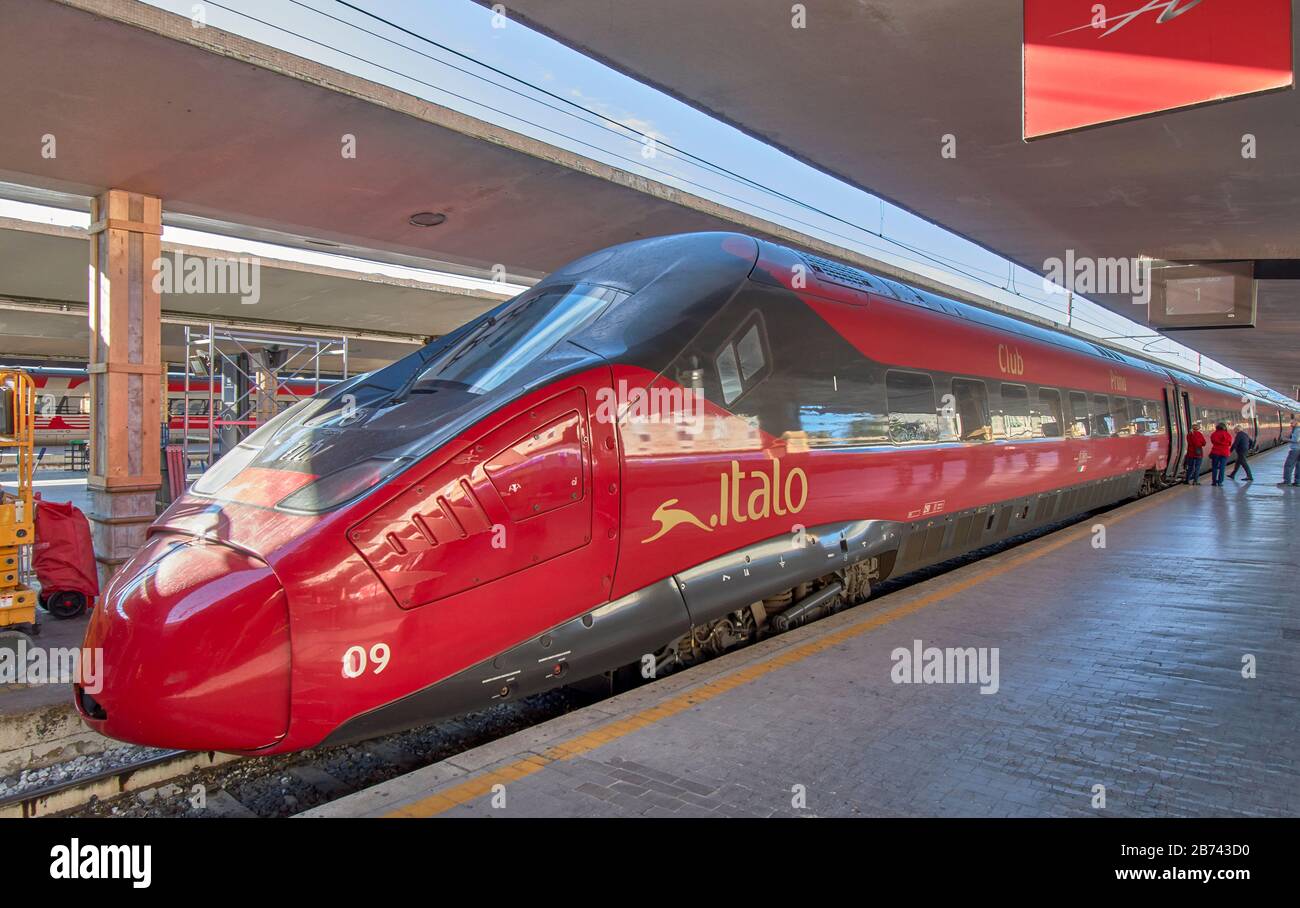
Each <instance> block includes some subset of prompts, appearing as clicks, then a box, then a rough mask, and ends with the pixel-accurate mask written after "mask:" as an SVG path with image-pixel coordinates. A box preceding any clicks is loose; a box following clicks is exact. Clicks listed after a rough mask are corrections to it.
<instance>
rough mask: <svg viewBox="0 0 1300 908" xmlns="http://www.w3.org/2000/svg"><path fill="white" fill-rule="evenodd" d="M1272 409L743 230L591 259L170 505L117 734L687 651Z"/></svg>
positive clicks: (258, 726) (420, 701) (143, 560)
mask: <svg viewBox="0 0 1300 908" xmlns="http://www.w3.org/2000/svg"><path fill="white" fill-rule="evenodd" d="M1288 416H1289V414H1288V413H1283V412H1282V411H1281V409H1280V408H1279V407H1278V406H1277V405H1276V404H1275V403H1274V402H1271V401H1267V400H1264V399H1262V398H1251V399H1243V398H1242V396H1241V395H1240V394H1239V393H1237V392H1235V391H1233V390H1230V389H1229V388H1226V387H1223V386H1220V385H1216V384H1213V383H1210V382H1207V381H1204V380H1201V379H1199V378H1196V377H1193V376H1191V375H1186V374H1182V373H1179V372H1175V371H1173V370H1170V369H1166V368H1163V367H1160V366H1157V365H1153V364H1151V363H1149V362H1145V361H1142V360H1139V359H1137V358H1134V357H1132V356H1130V355H1128V354H1125V353H1121V352H1119V351H1116V350H1112V349H1109V348H1107V347H1104V346H1101V345H1099V344H1094V343H1089V342H1087V341H1084V340H1081V339H1079V338H1077V337H1074V336H1070V335H1067V334H1063V333H1057V332H1053V331H1050V330H1047V329H1044V328H1041V327H1038V326H1035V325H1031V324H1027V323H1024V322H1021V321H1018V320H1016V319H1013V318H1010V317H1007V316H1004V315H999V314H995V313H992V312H989V311H985V310H982V309H980V308H977V307H974V306H969V305H965V304H963V303H958V302H954V301H952V300H948V299H944V298H941V297H938V296H935V295H933V294H929V293H926V292H923V291H919V290H916V289H913V288H911V287H908V286H905V285H903V284H899V283H896V282H893V281H890V280H886V279H884V278H880V277H877V276H875V275H872V274H868V273H865V272H863V271H859V270H857V269H854V268H850V267H847V266H844V265H841V264H838V263H835V262H831V261H826V260H823V259H819V258H815V257H812V256H809V255H804V254H801V253H798V252H795V251H792V250H790V249H786V248H782V247H780V246H776V245H773V244H771V243H768V242H763V241H758V240H754V239H751V238H748V237H745V236H739V235H732V234H693V235H687V236H677V237H668V238H661V239H653V240H645V241H641V242H636V243H631V244H627V245H623V246H619V247H615V248H612V249H608V250H605V251H602V252H598V253H595V254H593V255H591V256H589V257H587V258H585V259H582V260H580V261H578V262H576V263H574V264H571V265H569V266H568V267H565V268H563V269H561V270H559V271H557V272H556V273H555V274H553V275H551V276H550V277H548V278H547V279H546V280H544V281H542V282H541V283H540V284H538V285H536V286H535V287H533V288H531V289H529V290H528V291H527V292H525V293H524V294H522V295H521V296H519V297H517V298H515V299H514V300H511V301H509V302H507V303H505V304H503V305H501V306H500V307H499V308H497V309H495V310H494V311H492V312H491V313H489V314H487V315H485V316H483V317H481V318H479V319H476V320H475V321H473V322H470V323H469V324H467V325H465V326H464V327H462V328H460V329H459V330H457V331H456V332H455V333H453V334H451V335H448V336H446V337H444V338H441V339H439V340H438V341H436V342H435V343H432V344H430V345H429V346H428V347H426V348H424V349H422V350H420V351H418V352H416V353H414V354H412V355H410V356H408V357H406V358H405V359H403V360H401V361H399V362H397V363H395V364H393V365H392V366H389V367H387V368H385V369H383V370H380V371H378V372H374V373H371V374H368V375H364V376H360V377H357V378H354V379H351V380H349V381H347V382H343V383H340V384H338V385H336V386H334V387H332V388H330V389H328V390H326V391H324V392H322V393H320V394H318V395H317V396H315V397H313V398H311V399H309V400H306V401H303V402H301V403H299V404H297V405H296V406H294V407H293V408H291V409H290V410H288V411H287V412H285V413H283V414H281V415H280V416H279V417H277V418H276V419H274V420H273V421H271V422H269V423H267V424H266V425H265V426H262V427H261V428H260V429H258V430H257V431H256V432H255V433H254V434H253V435H251V436H250V437H249V438H248V440H247V441H245V442H244V443H243V444H241V445H240V446H239V447H238V448H237V449H236V450H234V451H233V452H232V453H230V454H229V455H227V456H226V457H225V458H223V459H222V460H221V461H219V462H218V463H217V464H216V465H215V466H214V467H213V468H212V469H211V470H209V471H208V472H207V473H206V474H205V475H204V476H203V477H202V479H201V480H199V481H198V482H197V483H195V485H194V487H193V488H192V489H191V490H190V491H189V493H188V494H186V495H185V496H184V497H182V498H181V499H180V500H178V501H177V502H176V503H175V504H173V505H172V506H171V507H170V508H169V509H168V510H167V511H166V513H164V514H163V515H162V516H161V517H159V518H158V520H157V522H156V523H155V524H154V525H153V527H152V528H151V529H150V532H149V540H148V543H147V544H146V545H145V546H144V548H142V549H141V550H140V552H139V553H138V554H137V555H136V556H135V558H133V559H132V560H131V561H130V563H128V564H127V565H126V566H125V567H124V568H123V569H122V570H121V571H120V572H119V573H118V574H117V576H116V577H115V578H114V579H113V581H112V583H111V584H110V585H109V587H108V589H107V591H106V593H105V594H104V596H103V597H102V603H101V605H99V606H98V607H97V608H96V609H95V611H94V615H93V619H92V621H91V624H90V628H89V631H88V634H87V638H86V645H88V646H96V647H103V650H104V656H105V666H106V672H105V680H104V684H103V687H102V689H101V690H98V691H95V692H93V693H92V692H87V691H85V690H82V689H80V688H78V689H77V690H76V702H77V706H78V708H79V709H80V710H81V713H82V715H83V716H84V717H85V719H86V721H87V722H88V723H89V724H90V725H92V726H93V727H94V728H96V729H98V730H99V731H102V732H104V733H105V734H108V735H111V736H113V737H116V738H121V739H124V740H127V741H134V742H139V743H142V744H151V745H157V746H163V747H177V748H189V749H195V750H207V749H215V750H225V751H236V752H244V753H270V752H279V751H288V750H293V749H297V748H304V747H310V746H313V745H317V744H320V743H322V742H325V743H333V742H341V741H347V740H355V739H359V738H364V737H367V736H371V735H375V734H378V733H382V732H386V731H390V730H396V729H399V728H403V727H406V726H410V725H413V724H417V723H422V722H427V721H430V720H433V719H436V718H439V717H444V716H449V715H452V714H456V713H461V712H465V711H469V710H472V709H475V708H478V707H482V706H487V705H489V704H492V703H494V702H497V701H500V700H502V699H505V698H513V697H519V696H523V695H527V694H530V693H534V692H537V691H541V690H544V689H546V688H550V687H552V686H555V685H560V684H565V683H567V682H569V681H571V680H576V679H579V678H584V677H588V676H595V675H599V674H600V673H604V672H609V671H613V670H617V669H619V668H620V667H625V666H628V665H636V666H638V667H639V666H643V665H644V666H649V665H650V664H651V663H653V664H654V665H655V667H656V670H657V671H660V672H662V671H667V670H670V669H671V668H673V667H675V666H679V665H684V664H690V663H691V662H693V661H695V660H697V659H699V658H701V657H704V656H707V655H711V654H715V653H717V652H720V651H722V650H725V649H727V648H729V647H731V646H734V645H737V644H739V643H741V642H744V641H746V640H750V639H753V638H755V637H756V636H758V635H762V634H766V633H770V632H775V631H780V630H784V629H786V628H789V627H792V626H795V625H798V624H800V623H802V622H804V621H806V620H809V619H812V618H815V617H818V616H820V615H823V614H826V613H828V612H831V611H834V610H836V609H838V608H840V607H842V606H844V605H846V604H852V603H854V602H857V601H860V600H861V599H863V598H865V597H866V596H867V595H868V594H869V592H870V590H871V588H872V587H873V586H874V585H876V584H877V583H879V582H880V581H882V580H885V579H888V578H890V577H895V576H897V575H900V574H904V573H907V572H909V571H913V570H915V569H917V568H920V567H922V566H925V565H929V564H933V563H936V562H939V561H942V560H945V559H948V558H951V557H953V556H955V555H958V554H961V553H963V552H967V551H970V550H972V549H976V548H980V547H982V546H986V545H988V544H990V543H993V542H996V541H998V540H1003V539H1007V538H1009V537H1013V536H1016V535H1018V534H1022V533H1025V532H1026V531H1027V530H1031V529H1033V528H1035V527H1038V526H1042V525H1045V524H1048V523H1052V522H1055V521H1059V520H1061V519H1063V518H1066V517H1069V516H1070V515H1073V514H1079V513H1081V512H1085V511H1087V510H1090V509H1094V508H1097V507H1099V506H1102V505H1107V504H1110V503H1113V502H1117V501H1120V500H1122V499H1125V498H1130V497H1133V496H1136V495H1139V494H1142V493H1145V492H1150V491H1152V490H1154V489H1156V488H1159V487H1160V486H1163V485H1165V484H1166V483H1169V482H1172V481H1175V480H1176V479H1178V478H1179V470H1180V468H1181V453H1182V451H1183V448H1184V444H1183V438H1184V435H1185V432H1186V429H1187V425H1188V423H1189V422H1190V421H1193V420H1194V421H1199V422H1203V423H1204V422H1212V421H1216V420H1224V421H1227V422H1232V423H1249V425H1250V427H1251V431H1252V432H1253V433H1254V434H1255V435H1256V437H1257V439H1258V443H1259V445H1260V446H1270V445H1274V444H1277V443H1278V442H1279V441H1280V438H1281V433H1282V423H1283V420H1284V418H1286V417H1288Z"/></svg>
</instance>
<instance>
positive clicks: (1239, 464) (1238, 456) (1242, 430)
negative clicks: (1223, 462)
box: [1228, 426, 1255, 482]
mask: <svg viewBox="0 0 1300 908" xmlns="http://www.w3.org/2000/svg"><path fill="white" fill-rule="evenodd" d="M1253 446H1254V442H1253V441H1251V439H1250V434H1249V433H1248V432H1247V431H1246V427H1245V426H1237V434H1236V435H1235V436H1233V439H1232V457H1233V461H1232V472H1231V473H1229V474H1228V478H1229V479H1236V478H1237V470H1239V469H1242V470H1245V471H1246V482H1254V481H1255V474H1254V473H1252V472H1250V464H1249V463H1247V462H1246V455H1248V454H1249V453H1250V449H1251V448H1252V447H1253Z"/></svg>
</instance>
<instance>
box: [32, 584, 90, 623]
mask: <svg viewBox="0 0 1300 908" xmlns="http://www.w3.org/2000/svg"><path fill="white" fill-rule="evenodd" d="M41 605H43V606H45V610H46V611H47V612H49V613H50V614H51V615H52V616H54V617H55V618H76V617H77V616H78V615H80V614H81V613H82V612H84V611H85V610H86V597H85V595H84V594H83V593H77V592H74V591H72V590H64V591H63V592H61V593H55V594H54V595H52V596H50V597H48V598H43V599H42V601H41Z"/></svg>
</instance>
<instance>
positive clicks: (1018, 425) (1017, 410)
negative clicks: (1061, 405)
mask: <svg viewBox="0 0 1300 908" xmlns="http://www.w3.org/2000/svg"><path fill="white" fill-rule="evenodd" d="M1002 418H1003V422H1004V429H1003V431H1004V432H1005V434H1006V437H1007V438H1011V439H1018V438H1033V437H1034V430H1033V425H1032V424H1031V423H1030V420H1029V389H1028V388H1026V387H1025V386H1024V385H1003V386H1002Z"/></svg>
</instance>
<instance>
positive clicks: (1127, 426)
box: [1110, 397, 1133, 435]
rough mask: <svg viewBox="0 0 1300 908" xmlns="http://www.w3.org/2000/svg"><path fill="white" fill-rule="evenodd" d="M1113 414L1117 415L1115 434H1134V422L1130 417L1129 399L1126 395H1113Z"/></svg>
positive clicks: (1111, 401) (1111, 400)
mask: <svg viewBox="0 0 1300 908" xmlns="http://www.w3.org/2000/svg"><path fill="white" fill-rule="evenodd" d="M1110 403H1111V415H1112V416H1114V417H1115V434H1116V435H1132V434H1133V424H1132V423H1131V422H1129V418H1128V399H1127V398H1124V397H1112V398H1111V399H1110Z"/></svg>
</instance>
